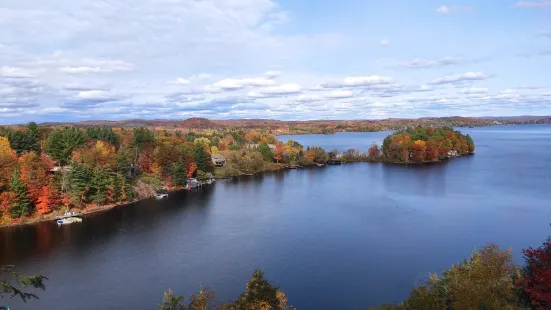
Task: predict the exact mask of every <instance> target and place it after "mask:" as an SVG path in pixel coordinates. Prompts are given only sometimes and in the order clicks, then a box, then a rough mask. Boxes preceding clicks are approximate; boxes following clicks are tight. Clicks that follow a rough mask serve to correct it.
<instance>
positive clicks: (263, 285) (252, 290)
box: [230, 269, 292, 310]
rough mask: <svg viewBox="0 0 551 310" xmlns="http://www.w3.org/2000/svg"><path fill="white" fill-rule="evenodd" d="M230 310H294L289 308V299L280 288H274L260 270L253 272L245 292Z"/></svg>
mask: <svg viewBox="0 0 551 310" xmlns="http://www.w3.org/2000/svg"><path fill="white" fill-rule="evenodd" d="M230 309H236V310H237V309H239V310H248V309H259V310H260V309H277V310H286V309H292V307H290V306H287V298H286V297H285V294H284V293H283V292H282V291H280V290H279V288H278V287H276V286H273V285H272V284H270V282H268V281H267V280H266V279H265V278H264V273H263V272H262V271H260V270H259V269H256V270H255V271H254V272H253V276H252V279H251V280H249V282H248V283H247V285H246V286H245V292H244V293H243V294H241V295H240V296H239V298H238V299H237V301H236V302H235V303H234V304H233V307H232V308H230Z"/></svg>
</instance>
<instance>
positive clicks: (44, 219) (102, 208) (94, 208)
mask: <svg viewBox="0 0 551 310" xmlns="http://www.w3.org/2000/svg"><path fill="white" fill-rule="evenodd" d="M204 185H205V184H204ZM204 185H203V186H204ZM186 190H187V189H186V188H183V187H182V188H176V189H170V190H167V192H169V193H174V192H179V191H186ZM153 197H154V196H153V195H148V196H144V197H140V198H138V199H135V200H132V201H124V202H120V203H110V204H106V205H101V206H97V205H96V206H89V207H87V208H84V209H82V210H79V215H78V216H84V215H89V214H93V213H98V212H102V211H108V210H111V209H115V208H118V207H124V206H128V205H131V204H133V203H136V202H140V201H142V200H146V199H150V198H153ZM62 215H63V213H60V212H59V211H58V212H52V213H49V214H46V215H43V216H40V217H37V218H30V219H26V220H24V221H19V222H17V223H11V224H7V225H6V224H0V229H2V228H9V227H17V226H25V225H33V224H38V223H41V222H48V221H55V220H57V219H58V218H59V217H60V216H62Z"/></svg>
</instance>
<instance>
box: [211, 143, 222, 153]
mask: <svg viewBox="0 0 551 310" xmlns="http://www.w3.org/2000/svg"><path fill="white" fill-rule="evenodd" d="M210 153H211V154H218V153H220V150H218V147H216V145H213V146H211V147H210Z"/></svg>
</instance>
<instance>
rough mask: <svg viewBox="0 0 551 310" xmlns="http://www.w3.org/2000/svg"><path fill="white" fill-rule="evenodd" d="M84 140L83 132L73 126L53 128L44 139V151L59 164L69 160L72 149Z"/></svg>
mask: <svg viewBox="0 0 551 310" xmlns="http://www.w3.org/2000/svg"><path fill="white" fill-rule="evenodd" d="M85 142H86V137H85V135H84V133H83V132H82V131H81V130H80V129H78V128H75V127H64V128H62V129H55V130H54V131H52V132H51V133H50V135H49V136H48V139H47V140H46V152H47V153H48V154H49V155H50V156H51V157H52V158H53V159H55V160H59V162H60V164H61V165H65V164H67V163H68V162H69V159H70V157H71V154H72V153H73V151H74V150H75V149H76V148H77V147H79V146H81V145H82V144H84V143H85Z"/></svg>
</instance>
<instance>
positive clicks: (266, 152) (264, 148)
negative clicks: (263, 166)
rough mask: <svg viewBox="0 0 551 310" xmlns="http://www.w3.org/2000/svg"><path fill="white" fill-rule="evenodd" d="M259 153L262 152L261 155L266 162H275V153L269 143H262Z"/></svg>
mask: <svg viewBox="0 0 551 310" xmlns="http://www.w3.org/2000/svg"><path fill="white" fill-rule="evenodd" d="M258 151H259V152H260V154H262V157H263V158H264V160H265V161H267V162H272V161H273V160H274V153H273V152H272V149H270V146H268V144H267V143H262V144H261V145H260V146H258Z"/></svg>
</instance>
